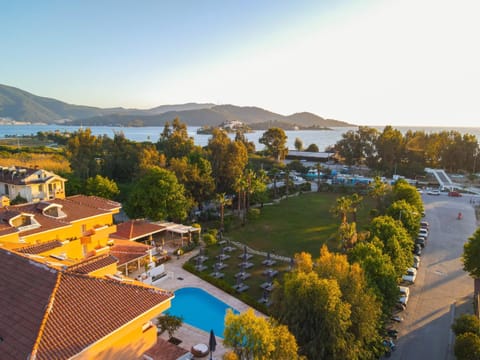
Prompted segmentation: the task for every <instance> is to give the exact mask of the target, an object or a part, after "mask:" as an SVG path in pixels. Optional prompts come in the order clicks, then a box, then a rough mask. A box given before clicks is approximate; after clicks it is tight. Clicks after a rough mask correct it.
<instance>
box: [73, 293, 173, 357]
mask: <svg viewBox="0 0 480 360" xmlns="http://www.w3.org/2000/svg"><path fill="white" fill-rule="evenodd" d="M169 308H170V300H168V301H166V302H164V303H162V304H160V305H158V306H156V307H155V308H153V309H152V310H150V311H148V312H147V313H145V314H144V315H143V316H141V317H139V318H137V319H135V320H134V321H133V322H131V323H130V324H128V325H126V326H124V327H123V328H120V329H119V330H118V331H116V332H114V333H112V334H110V335H109V336H107V337H105V338H103V339H101V340H100V341H98V342H96V343H95V344H93V345H92V346H90V347H89V348H88V349H85V350H84V351H83V352H81V353H80V354H78V355H77V356H74V357H72V359H75V360H80V359H81V360H87V359H96V360H110V359H115V360H131V359H140V358H141V356H142V354H143V353H144V352H145V351H147V350H148V349H149V348H151V347H152V346H153V345H155V344H156V342H157V328H156V326H151V327H150V328H148V329H147V330H145V331H143V330H142V327H143V326H144V325H145V324H146V323H147V322H148V321H150V320H152V319H154V318H156V317H158V316H160V314H161V313H162V312H164V311H166V310H168V309H169Z"/></svg>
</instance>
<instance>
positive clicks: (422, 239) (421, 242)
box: [415, 236, 427, 248]
mask: <svg viewBox="0 0 480 360" xmlns="http://www.w3.org/2000/svg"><path fill="white" fill-rule="evenodd" d="M415 244H418V245H420V246H421V247H422V248H424V247H425V245H426V244H427V238H426V237H425V236H419V237H417V239H416V240H415Z"/></svg>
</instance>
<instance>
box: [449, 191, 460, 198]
mask: <svg viewBox="0 0 480 360" xmlns="http://www.w3.org/2000/svg"><path fill="white" fill-rule="evenodd" d="M448 196H453V197H460V196H462V194H460V193H459V192H458V191H450V192H449V193H448Z"/></svg>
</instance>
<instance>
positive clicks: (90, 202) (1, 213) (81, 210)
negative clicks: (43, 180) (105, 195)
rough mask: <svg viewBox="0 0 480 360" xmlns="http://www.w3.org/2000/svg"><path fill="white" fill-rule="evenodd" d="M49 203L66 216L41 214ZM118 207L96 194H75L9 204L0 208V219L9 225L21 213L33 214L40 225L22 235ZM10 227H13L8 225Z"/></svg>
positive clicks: (63, 224)
mask: <svg viewBox="0 0 480 360" xmlns="http://www.w3.org/2000/svg"><path fill="white" fill-rule="evenodd" d="M50 204H59V205H61V206H62V211H63V212H64V213H65V215H66V217H62V218H54V217H51V216H45V215H43V213H42V210H43V209H45V206H48V205H50ZM120 207H121V205H120V204H119V203H117V202H115V201H111V200H107V199H102V198H99V197H96V196H84V195H75V196H70V197H68V198H65V199H53V200H45V201H42V202H41V203H28V204H21V205H15V206H9V207H8V208H0V219H1V220H2V221H3V225H5V226H9V225H8V220H9V219H11V218H13V217H15V216H18V215H20V214H21V213H25V214H31V215H34V218H35V220H36V221H37V222H38V223H39V224H40V227H38V228H34V229H29V230H26V231H22V232H21V234H22V236H28V235H32V234H38V233H42V232H46V231H50V230H54V229H59V228H62V227H66V226H71V223H72V222H75V221H78V220H81V219H85V218H91V217H95V216H100V215H104V214H108V213H111V212H112V211H113V210H116V209H119V208H120ZM10 229H14V228H12V227H10ZM1 231H2V227H1V226H0V234H1ZM14 231H17V230H16V229H14V230H13V231H12V232H14ZM6 233H8V232H6Z"/></svg>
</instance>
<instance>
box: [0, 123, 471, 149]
mask: <svg viewBox="0 0 480 360" xmlns="http://www.w3.org/2000/svg"><path fill="white" fill-rule="evenodd" d="M371 127H374V128H376V129H378V130H379V131H382V130H383V128H384V126H371ZM394 127H395V126H394ZM80 128H81V127H80V126H67V125H0V138H4V137H11V136H17V137H21V136H24V135H36V134H37V133H38V132H40V131H43V132H48V131H59V132H61V133H63V132H75V131H77V130H79V129H80ZM89 128H90V129H91V130H92V134H93V135H97V136H101V135H107V136H108V137H110V138H113V136H114V135H115V133H119V132H122V133H123V134H124V135H125V137H126V138H127V139H129V140H132V141H137V142H143V141H149V142H157V141H158V139H159V137H160V134H161V133H162V131H163V127H158V126H149V127H112V126H90V127H89ZM395 128H396V129H398V130H400V131H401V132H402V133H405V132H406V131H408V130H413V131H425V132H427V133H433V132H440V131H443V130H446V131H451V130H455V131H458V132H460V133H461V134H471V135H475V136H476V137H477V140H479V139H480V127H475V128H456V127H421V126H419V127H403V126H398V127H395ZM198 129H199V127H198V126H189V127H188V134H189V135H190V136H191V137H193V139H194V142H195V144H196V145H199V146H205V145H207V144H208V140H209V139H210V137H211V135H207V134H197V130H198ZM356 129H357V127H356V126H354V127H333V128H331V130H287V131H285V134H286V135H287V146H288V148H289V149H291V150H293V149H295V146H294V143H295V139H296V138H299V139H300V140H301V141H302V142H303V145H304V147H307V146H308V145H310V144H316V145H317V146H318V148H319V149H320V151H324V150H325V148H327V147H329V146H331V145H334V144H335V143H336V142H337V141H338V140H340V139H341V138H342V134H344V133H345V132H347V131H349V130H356ZM264 132H265V131H264V130H259V131H254V132H252V133H248V134H245V136H246V138H247V139H248V140H249V141H253V142H254V143H255V146H256V148H257V150H261V149H263V147H264V146H263V145H262V144H260V143H259V142H258V140H259V139H260V138H261V137H262V135H263V133H264ZM229 136H230V138H232V139H233V138H234V137H235V134H229ZM19 141H21V140H19Z"/></svg>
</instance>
